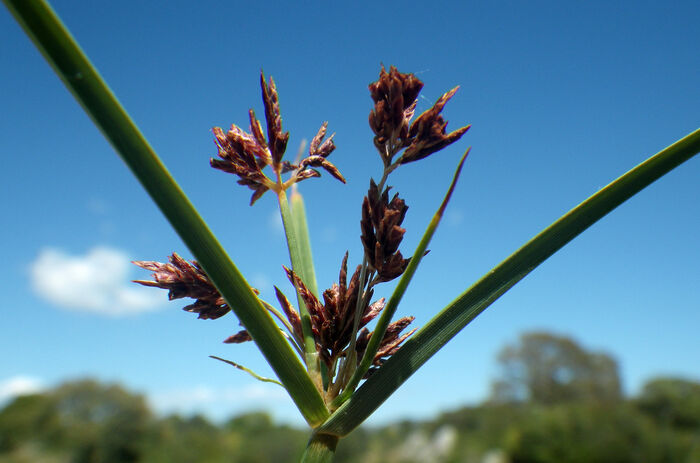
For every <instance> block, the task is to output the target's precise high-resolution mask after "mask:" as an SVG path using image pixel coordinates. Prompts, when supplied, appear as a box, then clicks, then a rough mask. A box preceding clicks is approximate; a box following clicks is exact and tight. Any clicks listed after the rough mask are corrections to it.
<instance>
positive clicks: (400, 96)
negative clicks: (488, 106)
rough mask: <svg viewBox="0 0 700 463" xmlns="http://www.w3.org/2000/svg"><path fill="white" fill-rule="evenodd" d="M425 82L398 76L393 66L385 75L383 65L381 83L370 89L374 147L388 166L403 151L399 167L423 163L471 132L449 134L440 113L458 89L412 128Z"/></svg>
mask: <svg viewBox="0 0 700 463" xmlns="http://www.w3.org/2000/svg"><path fill="white" fill-rule="evenodd" d="M422 88H423V82H421V81H420V80H419V79H417V78H416V77H415V76H414V75H413V74H404V73H401V72H399V71H398V70H397V69H396V68H395V67H394V66H391V67H390V68H389V72H386V69H385V68H384V65H382V68H381V70H380V72H379V80H377V81H376V82H373V83H372V84H370V85H369V91H370V95H371V97H372V100H373V101H374V108H373V109H372V111H371V112H370V114H369V125H370V128H371V129H372V131H373V132H374V134H375V137H374V144H375V146H376V147H377V150H378V151H379V154H380V156H381V157H382V160H383V161H384V164H385V166H388V165H390V164H391V162H392V158H393V156H394V155H395V154H396V153H397V152H398V151H399V150H401V149H402V148H406V151H405V152H404V154H403V155H402V156H401V158H400V160H399V163H400V164H406V163H409V162H413V161H417V160H419V159H423V158H425V157H427V156H429V155H431V154H433V153H435V152H436V151H439V150H441V149H442V148H444V147H446V146H448V145H450V144H452V143H454V142H456V141H457V140H459V139H460V138H461V137H462V135H464V133H465V132H466V131H467V130H468V129H469V126H465V127H461V128H459V129H457V130H455V131H454V132H451V133H449V134H448V133H446V131H445V130H446V128H447V121H445V120H444V119H443V118H442V116H441V115H440V112H442V109H443V108H444V107H445V104H446V103H447V101H449V100H450V98H452V96H454V94H455V92H457V89H458V88H459V87H455V88H453V89H452V90H450V91H449V92H447V93H445V94H444V95H442V96H441V97H440V98H439V99H438V101H437V102H436V103H435V104H434V105H433V107H432V108H430V109H429V110H427V111H425V112H424V113H423V114H421V115H420V116H419V117H418V118H417V119H416V120H415V121H414V122H413V123H412V124H411V119H412V118H413V115H414V113H415V109H416V104H417V98H418V95H419V93H420V91H421V89H422Z"/></svg>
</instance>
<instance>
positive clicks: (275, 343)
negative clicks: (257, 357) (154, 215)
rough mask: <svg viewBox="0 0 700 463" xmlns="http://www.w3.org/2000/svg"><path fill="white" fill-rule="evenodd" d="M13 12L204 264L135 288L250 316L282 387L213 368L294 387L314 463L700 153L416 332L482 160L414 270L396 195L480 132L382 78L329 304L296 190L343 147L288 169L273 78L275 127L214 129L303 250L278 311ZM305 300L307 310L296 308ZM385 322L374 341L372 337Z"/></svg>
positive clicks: (589, 207) (126, 132) (628, 181)
mask: <svg viewBox="0 0 700 463" xmlns="http://www.w3.org/2000/svg"><path fill="white" fill-rule="evenodd" d="M3 1H4V3H5V4H6V6H7V7H8V8H9V10H10V11H11V12H12V14H13V15H14V16H15V18H16V19H17V21H18V22H19V23H20V24H21V25H22V27H23V28H24V30H25V31H26V32H27V34H28V35H29V36H30V37H31V39H32V40H33V41H34V43H35V44H36V46H37V47H38V48H39V49H40V50H41V52H42V53H43V55H44V56H45V58H46V59H47V60H48V61H49V63H50V64H51V65H52V66H53V68H54V69H55V71H56V72H57V74H58V75H59V77H60V78H61V79H62V80H63V82H64V83H65V84H66V86H67V87H68V89H69V90H70V91H71V92H72V93H73V95H74V96H75V98H76V99H77V100H78V101H79V102H80V103H81V104H82V106H83V108H84V109H85V110H86V112H87V113H88V114H89V115H90V117H91V118H92V119H93V121H94V122H95V124H96V125H97V126H98V127H99V128H100V129H101V130H102V132H103V133H104V135H105V136H106V137H107V139H108V140H109V141H110V142H111V143H112V145H113V146H114V148H115V150H116V151H117V153H118V154H119V155H120V156H121V158H122V159H123V160H124V162H125V163H126V164H127V165H128V167H129V168H130V169H131V170H132V172H133V173H134V175H135V176H136V177H137V178H138V180H139V181H140V182H141V184H142V185H143V187H144V188H145V189H146V191H147V192H148V194H149V195H150V196H151V198H152V199H153V201H154V202H155V203H156V204H157V205H158V207H159V208H160V210H161V211H162V212H163V214H164V215H165V217H166V218H167V219H168V221H169V222H170V223H171V224H172V226H173V228H174V229H175V230H176V232H177V233H178V234H179V235H180V237H181V238H182V240H183V242H184V243H185V244H186V245H187V247H188V248H189V250H190V252H191V253H192V255H193V256H194V257H195V260H192V261H187V260H185V259H183V258H181V257H180V256H179V255H178V254H177V253H173V254H172V255H171V256H170V257H169V258H168V262H157V261H139V262H135V263H136V264H137V265H139V266H140V267H142V268H145V269H147V270H150V271H151V272H152V276H153V279H152V280H139V281H137V283H140V284H143V285H147V286H155V287H159V288H163V289H167V290H168V295H169V298H170V299H179V298H185V297H187V298H191V299H193V302H192V303H191V304H189V305H187V306H185V307H184V309H185V310H186V311H188V312H192V313H196V314H197V315H198V318H201V319H218V318H221V317H223V316H225V315H228V314H230V313H232V314H234V315H235V317H237V319H238V321H239V322H240V324H241V325H242V326H243V328H244V329H243V330H239V331H238V332H236V333H234V334H232V336H230V337H229V338H228V339H226V340H225V342H227V343H234V344H235V343H241V342H247V341H252V342H255V344H256V345H257V347H258V348H259V349H260V351H261V353H262V354H263V356H264V357H265V359H266V360H267V362H268V363H269V364H270V366H271V368H272V370H273V371H274V373H275V375H276V376H277V378H263V377H261V376H260V375H258V374H256V373H255V372H253V371H251V370H249V369H248V368H246V367H245V366H242V365H239V364H237V363H235V362H233V361H231V360H228V359H223V358H219V357H214V358H216V359H218V360H221V361H223V362H226V363H228V364H230V365H232V366H234V367H236V368H238V369H240V370H243V371H245V372H247V373H249V374H251V375H253V376H254V377H255V378H256V379H259V380H261V381H266V382H272V383H276V384H278V385H280V386H282V387H283V388H285V389H286V391H287V393H288V394H289V396H290V397H291V399H292V400H293V401H294V403H295V404H296V406H297V407H298V409H299V411H300V413H301V414H302V416H303V417H304V419H305V420H306V422H307V423H308V425H309V427H310V430H311V437H310V439H309V441H308V444H307V448H306V451H305V453H304V455H303V457H302V461H306V462H326V461H332V459H333V454H334V452H335V449H336V446H337V445H338V442H339V440H340V439H341V438H342V437H344V436H346V435H347V434H348V433H350V432H351V431H352V430H353V429H355V428H356V427H357V426H359V425H360V424H361V423H362V422H363V421H364V420H365V419H366V418H367V417H369V415H370V414H372V413H373V412H374V410H376V409H377V408H378V407H379V406H380V405H381V404H382V403H383V402H384V401H385V400H386V399H387V398H388V397H389V396H390V395H391V394H392V393H393V392H394V391H396V390H397V389H398V388H399V387H400V386H401V385H402V384H403V382H405V381H406V380H407V379H408V378H409V377H410V376H411V375H412V374H413V373H415V371H416V370H418V368H420V367H421V366H422V365H423V364H424V363H425V362H426V361H427V360H428V359H429V358H430V357H431V356H432V355H433V354H435V353H436V352H437V351H438V350H439V349H440V348H442V347H443V346H444V345H445V344H446V343H447V342H449V340H450V339H452V338H453V337H454V336H455V335H456V334H457V333H458V332H459V331H460V330H461V329H462V328H464V327H465V326H466V325H467V324H468V323H469V322H471V321H472V320H473V319H474V318H475V317H476V316H478V315H479V314H480V313H481V312H482V311H483V310H485V309H486V308H487V307H488V306H489V305H490V304H491V303H493V302H494V301H495V300H496V299H498V298H499V297H500V296H501V295H502V294H503V293H505V292H506V291H508V289H510V288H511V287H512V286H513V285H515V284H516V283H517V282H518V281H520V280H521V279H522V278H524V277H525V276H526V275H527V274H528V273H529V272H531V271H532V270H533V269H534V268H535V267H537V266H538V265H539V264H540V263H542V262H543V261H544V260H546V259H547V258H548V257H549V256H551V255H552V254H554V253H555V252H556V251H557V250H559V249H560V248H561V247H563V246H564V245H565V244H566V243H568V242H569V241H571V240H572V239H573V238H574V237H576V236H577V235H578V234H580V233H581V232H583V231H584V230H585V229H587V228H588V227H590V226H591V225H592V224H593V223H595V222H596V221H598V220H599V219H600V218H602V217H603V216H605V215H606V214H607V213H608V212H610V211H612V210H613V209H615V208H616V207H617V206H619V205H620V204H622V203H623V202H624V201H626V200H627V199H628V198H630V197H631V196H633V195H635V194H636V193H637V192H639V191H641V190H642V189H643V188H645V187H646V186H648V185H649V184H651V183H652V182H654V181H655V180H657V179H658V178H660V177H661V176H663V175H664V174H666V173H667V172H669V171H671V170H672V169H674V168H675V167H677V166H679V165H680V164H682V163H683V162H685V161H687V160H688V159H690V158H692V157H693V156H694V155H696V154H697V153H698V152H699V151H700V129H699V130H696V131H695V132H693V133H691V134H689V135H687V136H686V137H684V138H682V139H681V140H678V141H677V142H675V143H673V144H672V145H670V146H668V147H667V148H665V149H663V150H662V151H660V152H659V153H657V154H655V155H654V156H652V157H650V158H649V159H647V160H646V161H644V162H643V163H641V164H640V165H638V166H636V167H634V168H633V169H631V170H630V171H629V172H627V173H625V174H624V175H622V176H621V177H619V178H618V179H616V180H614V181H613V182H611V183H610V184H609V185H607V186H606V187H604V188H602V189H601V190H599V191H598V192H597V193H596V194H594V195H593V196H591V197H589V198H588V199H586V200H585V201H584V202H582V203H581V204H579V205H578V206H576V207H574V208H573V209H571V210H570V211H569V212H568V213H566V214H565V215H563V216H562V217H561V218H559V219H558V220H557V221H555V222H554V223H553V224H552V225H550V226H549V227H547V228H546V229H544V230H543V231H542V232H540V233H539V234H538V235H536V236H535V237H534V238H532V239H531V240H530V241H528V242H527V243H525V244H524V245H523V246H522V247H521V248H520V249H518V250H517V251H515V252H514V253H513V254H512V255H510V256H509V257H508V258H506V259H505V260H504V261H503V262H501V263H500V264H498V265H497V266H496V267H494V268H493V269H491V270H490V271H488V272H487V273H486V274H485V275H484V276H483V277H482V278H481V279H479V280H478V281H476V282H475V283H474V284H473V285H471V286H470V287H469V288H467V289H466V290H465V291H464V292H463V293H462V294H460V295H459V296H457V298H456V299H455V300H454V301H452V302H451V303H450V304H448V305H447V306H446V307H444V308H443V309H442V310H440V311H437V312H436V314H435V316H434V317H433V318H432V319H431V320H430V321H428V323H427V324H426V325H425V326H423V327H421V328H419V329H412V330H410V331H408V327H409V325H410V324H411V322H412V321H413V317H410V316H402V317H400V318H398V319H396V320H394V318H395V315H396V314H397V310H398V308H399V304H400V302H401V299H402V296H403V295H404V293H405V291H406V288H407V287H408V285H409V283H410V281H411V278H412V277H413V275H414V274H415V271H416V269H417V267H418V265H419V264H420V262H421V259H422V258H423V256H424V255H425V254H426V253H427V250H428V244H429V242H430V240H431V238H432V236H433V234H434V232H435V230H436V228H437V226H438V224H439V222H440V219H441V218H442V216H443V213H444V211H445V208H446V206H447V204H448V202H449V200H450V197H451V194H452V192H453V190H454V187H455V184H456V182H457V179H458V177H459V173H460V172H461V170H462V167H463V166H464V163H465V159H466V157H467V154H468V153H469V149H466V150H465V153H464V155H463V156H462V158H461V159H460V161H459V162H458V164H457V166H456V169H455V173H454V176H453V178H452V181H451V183H450V184H449V187H448V188H447V191H446V193H445V197H444V200H443V201H442V203H441V204H440V205H439V206H438V207H437V210H436V212H435V214H434V216H433V218H432V220H431V221H430V223H429V225H428V227H427V229H426V230H425V232H424V234H423V236H422V239H421V240H420V242H419V244H418V245H417V247H416V249H414V250H412V252H411V253H410V257H408V258H406V257H405V256H404V254H402V252H401V250H400V249H399V247H400V244H401V241H402V238H403V236H404V233H405V229H404V228H402V227H401V225H402V222H403V220H404V217H405V215H406V212H407V209H408V207H407V205H406V202H405V201H404V199H402V198H401V197H399V195H398V193H394V192H393V191H391V190H392V188H391V186H390V183H389V182H390V178H391V177H390V176H391V174H392V172H394V171H395V170H396V169H398V168H400V167H401V166H403V165H404V164H408V163H412V162H422V161H423V159H425V158H427V157H428V156H431V155H433V154H435V153H437V152H438V151H440V150H441V149H443V148H445V147H446V146H448V145H451V144H453V143H455V142H457V141H458V140H460V138H461V137H462V136H463V135H464V134H465V133H466V132H467V130H468V129H469V126H468V125H467V126H463V127H461V128H459V129H457V130H454V131H452V132H447V130H446V125H447V122H446V121H445V120H444V119H443V117H442V115H441V113H442V110H443V108H444V106H445V104H446V103H447V102H448V100H449V99H450V98H451V97H452V96H453V95H454V93H455V92H456V91H457V88H454V89H452V90H450V91H448V92H447V93H445V94H444V95H442V97H440V98H439V99H438V101H437V102H436V103H435V104H434V105H433V106H432V107H431V108H430V109H428V110H427V111H425V112H424V113H422V114H420V115H418V116H415V114H414V113H415V108H416V101H417V99H418V96H419V93H420V91H421V88H422V87H423V83H422V82H421V81H420V80H419V79H417V78H416V77H415V76H414V75H413V74H410V73H402V72H399V71H398V70H397V69H396V68H394V67H390V69H389V70H388V71H387V70H386V69H385V68H384V67H383V66H382V68H381V70H380V74H379V79H378V80H377V81H376V82H374V83H372V84H370V86H369V90H370V96H371V98H372V101H373V103H374V106H373V108H372V110H371V112H370V115H369V123H370V127H371V129H372V131H373V133H374V146H375V147H376V149H377V152H378V157H379V161H380V162H379V163H378V166H379V168H378V169H377V175H376V177H377V178H378V181H375V180H374V179H370V180H369V188H368V191H367V194H366V195H365V197H364V198H363V201H362V203H361V208H360V211H361V216H360V220H359V222H360V230H361V240H362V247H363V250H364V255H363V256H362V258H361V260H360V261H359V262H356V263H355V267H354V269H353V268H352V267H349V264H350V262H349V256H348V254H347V253H346V254H345V256H344V257H343V258H342V259H341V264H340V270H339V274H338V280H337V283H334V284H333V285H332V286H331V288H328V289H326V290H325V291H323V292H319V290H318V287H317V283H316V276H315V270H314V265H313V259H312V254H311V242H310V239H309V233H308V227H307V224H306V212H305V206H304V201H303V197H302V195H301V194H300V192H299V191H298V190H299V187H298V185H299V183H301V182H302V181H306V180H309V179H312V178H316V177H320V176H321V171H324V172H326V173H328V174H329V175H330V176H332V177H334V178H335V179H337V180H339V181H341V182H343V183H344V182H345V179H344V177H343V175H342V173H341V172H340V171H339V170H338V169H337V168H336V167H335V166H334V165H333V164H332V162H331V161H330V160H329V156H330V155H331V153H332V152H333V151H334V150H335V144H334V141H333V135H330V136H327V130H328V124H327V123H323V124H322V126H321V128H320V129H319V130H318V132H317V133H316V135H315V136H314V137H313V139H312V140H311V142H310V143H309V149H308V154H307V155H306V156H304V157H301V158H300V159H297V160H294V161H293V162H292V161H290V160H289V159H285V152H286V149H287V142H288V139H289V133H288V132H285V131H283V129H282V116H281V111H280V103H279V95H278V92H277V88H276V85H275V83H274V81H273V80H272V79H271V78H270V79H266V78H265V76H264V75H263V74H262V73H261V75H260V84H261V90H262V99H263V104H264V108H265V111H264V112H265V114H264V121H265V123H264V124H263V123H262V122H261V121H260V120H259V119H258V118H257V116H256V115H255V113H254V112H253V111H252V110H250V111H249V113H248V126H249V127H248V129H247V130H245V129H243V128H241V127H239V126H237V125H232V126H231V128H230V129H228V130H223V129H221V128H218V127H216V128H214V129H213V134H214V142H215V145H216V150H217V152H216V157H215V158H212V159H211V160H210V164H211V166H212V167H213V168H215V169H218V170H221V171H222V172H224V173H229V174H233V175H234V176H235V177H236V179H237V182H238V183H239V184H241V185H242V186H245V187H248V188H250V189H251V190H252V196H251V200H250V204H251V205H253V204H254V203H255V201H256V200H257V199H259V198H260V197H261V196H262V195H264V194H266V193H268V192H269V193H268V194H274V195H276V197H277V202H278V205H279V212H280V214H281V217H282V222H283V225H284V230H285V237H286V242H287V246H288V250H289V261H290V262H289V266H288V267H284V272H285V273H286V277H287V279H288V281H289V285H288V287H287V288H280V287H275V295H276V301H265V300H263V299H262V298H261V297H260V296H259V294H258V292H257V291H256V290H255V289H254V288H251V287H250V285H249V284H248V283H247V282H246V280H245V278H244V277H243V275H242V274H241V273H240V271H239V270H238V269H237V267H236V266H235V264H234V263H233V261H232V260H231V259H230V257H229V256H228V254H227V253H226V251H225V250H224V249H223V248H222V246H221V245H220V244H219V242H218V241H217V239H216V238H215V237H214V236H213V234H212V233H211V231H210V230H209V228H208V227H207V225H206V223H205V222H204V221H203V220H202V218H201V217H200V216H199V214H198V213H197V211H196V210H195V209H194V207H193V206H192V204H191V203H190V201H189V200H188V199H187V196H186V195H185V194H184V192H183V191H182V190H181V189H180V187H179V186H178V185H177V183H176V182H175V181H174V180H173V178H172V177H171V176H170V174H169V173H168V171H167V169H166V168H165V166H164V165H163V164H162V163H161V161H160V159H159V158H158V157H157V155H156V154H155V152H154V151H153V149H152V148H151V147H150V145H149V144H148V142H147V141H146V139H145V137H144V136H143V134H142V133H141V132H140V131H139V129H138V127H137V126H136V125H135V124H134V123H133V121H132V120H131V119H130V118H129V116H128V114H127V113H126V111H125V110H124V109H123V108H122V106H121V105H120V104H119V102H118V100H117V99H116V97H115V96H114V94H113V93H112V92H111V91H110V89H109V88H108V87H107V85H106V83H105V82H104V81H103V79H102V78H101V77H100V75H99V74H98V72H97V70H96V69H95V68H94V66H93V65H92V64H91V63H90V61H89V59H88V58H87V57H86V56H85V54H84V53H83V52H82V50H81V49H80V47H79V46H78V44H77V43H76V42H75V40H74V39H73V38H72V36H71V35H70V33H69V32H68V31H67V29H66V28H65V27H64V26H63V24H62V23H61V21H60V20H59V19H58V17H57V16H56V14H55V13H54V12H53V10H52V9H51V8H50V6H49V5H48V4H47V3H46V2H45V1H43V0H3ZM404 252H405V250H404ZM349 268H350V269H352V272H350V271H349ZM392 280H397V283H396V285H395V288H394V290H393V292H392V293H391V294H390V295H387V296H388V298H375V292H379V289H381V287H382V286H381V284H382V283H385V282H388V281H392ZM292 292H293V293H294V296H293V297H291V298H290V297H288V296H289V295H290V294H292ZM375 319H376V324H375V325H374V327H373V329H372V330H370V329H369V327H368V324H369V323H370V322H371V321H372V320H375ZM392 320H393V321H392Z"/></svg>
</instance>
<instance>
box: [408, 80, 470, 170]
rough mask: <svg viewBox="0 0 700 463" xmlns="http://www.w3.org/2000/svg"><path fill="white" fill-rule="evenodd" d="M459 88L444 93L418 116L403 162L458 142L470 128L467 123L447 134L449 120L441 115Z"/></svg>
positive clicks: (417, 158)
mask: <svg viewBox="0 0 700 463" xmlns="http://www.w3.org/2000/svg"><path fill="white" fill-rule="evenodd" d="M458 89H459V87H455V88H453V89H452V90H450V91H449V92H447V93H445V94H444V95H442V96H441V97H440V99H438V101H437V102H436V103H435V104H434V105H433V107H432V108H430V109H429V110H427V111H425V112H424V113H423V114H421V115H420V116H418V118H417V119H416V120H415V121H414V122H413V124H411V129H410V130H409V132H408V137H409V139H410V140H411V144H410V145H409V146H408V148H406V151H404V153H403V155H402V156H401V164H406V163H409V162H413V161H418V160H419V159H423V158H425V157H427V156H430V155H431V154H433V153H435V152H436V151H440V150H441V149H443V148H444V147H446V146H448V145H451V144H452V143H454V142H456V141H457V140H459V139H460V138H462V135H464V134H465V133H466V132H467V130H469V127H470V126H469V125H467V126H465V127H461V128H459V129H457V130H455V131H454V132H451V133H449V134H447V133H446V132H445V130H446V128H447V121H445V120H444V119H443V118H442V116H441V115H440V112H441V111H442V108H444V107H445V104H447V102H448V101H449V100H450V98H452V97H453V96H454V94H455V93H456V92H457V90H458Z"/></svg>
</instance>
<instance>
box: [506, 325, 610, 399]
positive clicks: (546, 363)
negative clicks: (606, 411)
mask: <svg viewBox="0 0 700 463" xmlns="http://www.w3.org/2000/svg"><path fill="white" fill-rule="evenodd" d="M498 362H499V364H500V369H501V372H500V376H499V378H498V379H497V380H496V381H494V383H493V384H492V400H493V401H494V402H500V403H509V402H535V403H539V404H556V403H562V402H571V401H582V400H585V401H590V400H593V401H605V402H609V401H617V400H619V399H620V398H621V391H620V378H619V376H618V367H617V362H616V361H615V359H613V358H612V357H610V356H609V355H606V354H602V353H592V352H587V351H585V350H584V349H583V348H582V347H580V346H579V345H578V344H577V343H576V342H574V341H573V340H571V339H569V338H566V337H560V336H555V335H552V334H549V333H527V334H524V335H522V336H521V337H520V340H519V342H518V343H517V344H516V345H511V346H506V347H505V348H504V349H503V350H502V351H501V352H500V353H499V355H498Z"/></svg>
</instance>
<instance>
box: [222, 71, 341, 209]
mask: <svg viewBox="0 0 700 463" xmlns="http://www.w3.org/2000/svg"><path fill="white" fill-rule="evenodd" d="M260 86H261V88H262V97H263V105H264V107H265V119H266V121H267V139H266V138H265V135H264V134H263V130H262V124H261V123H260V121H259V120H258V119H257V118H256V117H255V112H254V111H253V110H252V109H251V110H250V111H249V112H248V118H249V121H250V129H249V130H250V132H246V131H245V130H243V129H241V128H240V127H238V126H236V125H235V124H232V125H231V128H230V129H229V130H228V131H227V132H224V131H223V130H222V129H221V128H220V127H214V128H213V129H212V131H213V132H214V141H215V143H216V146H217V151H218V152H217V154H218V156H219V159H215V158H212V159H211V160H210V164H211V166H212V167H213V168H215V169H219V170H222V171H224V172H228V173H231V174H235V175H237V176H238V177H239V180H238V183H239V184H241V185H245V186H247V187H248V188H250V189H252V190H253V195H252V196H251V198H250V204H251V205H252V204H253V203H255V201H257V200H258V199H259V198H260V197H261V196H262V195H263V194H264V193H265V192H266V191H268V190H270V189H278V190H280V189H286V188H287V187H289V186H290V185H292V184H294V183H297V182H299V181H301V180H305V179H307V178H313V177H319V176H320V175H321V174H320V173H319V172H318V171H317V170H315V169H313V168H312V167H322V168H323V169H325V170H326V171H327V172H328V173H330V174H331V175H332V176H333V177H335V178H337V179H338V180H340V181H341V182H343V183H345V179H344V178H343V176H342V175H341V173H340V171H339V170H338V169H337V168H336V167H335V166H334V165H333V164H332V163H331V162H330V161H328V159H327V158H328V156H329V155H330V154H331V152H333V150H334V149H335V144H334V142H333V135H331V136H330V137H329V138H328V139H326V140H325V141H323V138H324V137H325V134H326V130H327V126H328V123H327V122H324V123H323V125H322V126H321V129H320V130H319V131H318V133H317V134H316V136H315V137H314V138H313V140H312V142H311V147H310V149H309V155H308V156H307V157H306V158H304V159H303V160H302V161H301V162H300V163H299V164H298V165H294V164H291V163H289V162H287V161H283V160H282V158H283V156H284V152H285V151H286V149H287V142H288V141H289V132H283V131H282V116H281V115H280V106H279V95H278V94H277V87H276V86H275V82H274V80H272V78H270V80H269V82H266V81H265V76H264V75H263V73H262V72H261V73H260ZM266 166H271V168H272V170H273V172H274V173H275V175H274V176H273V179H271V178H269V177H268V176H266V175H265V174H264V173H263V169H264V168H265V167H266ZM290 171H293V174H292V177H291V179H290V181H289V182H285V183H280V180H279V178H278V175H279V174H282V173H286V172H290Z"/></svg>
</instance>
